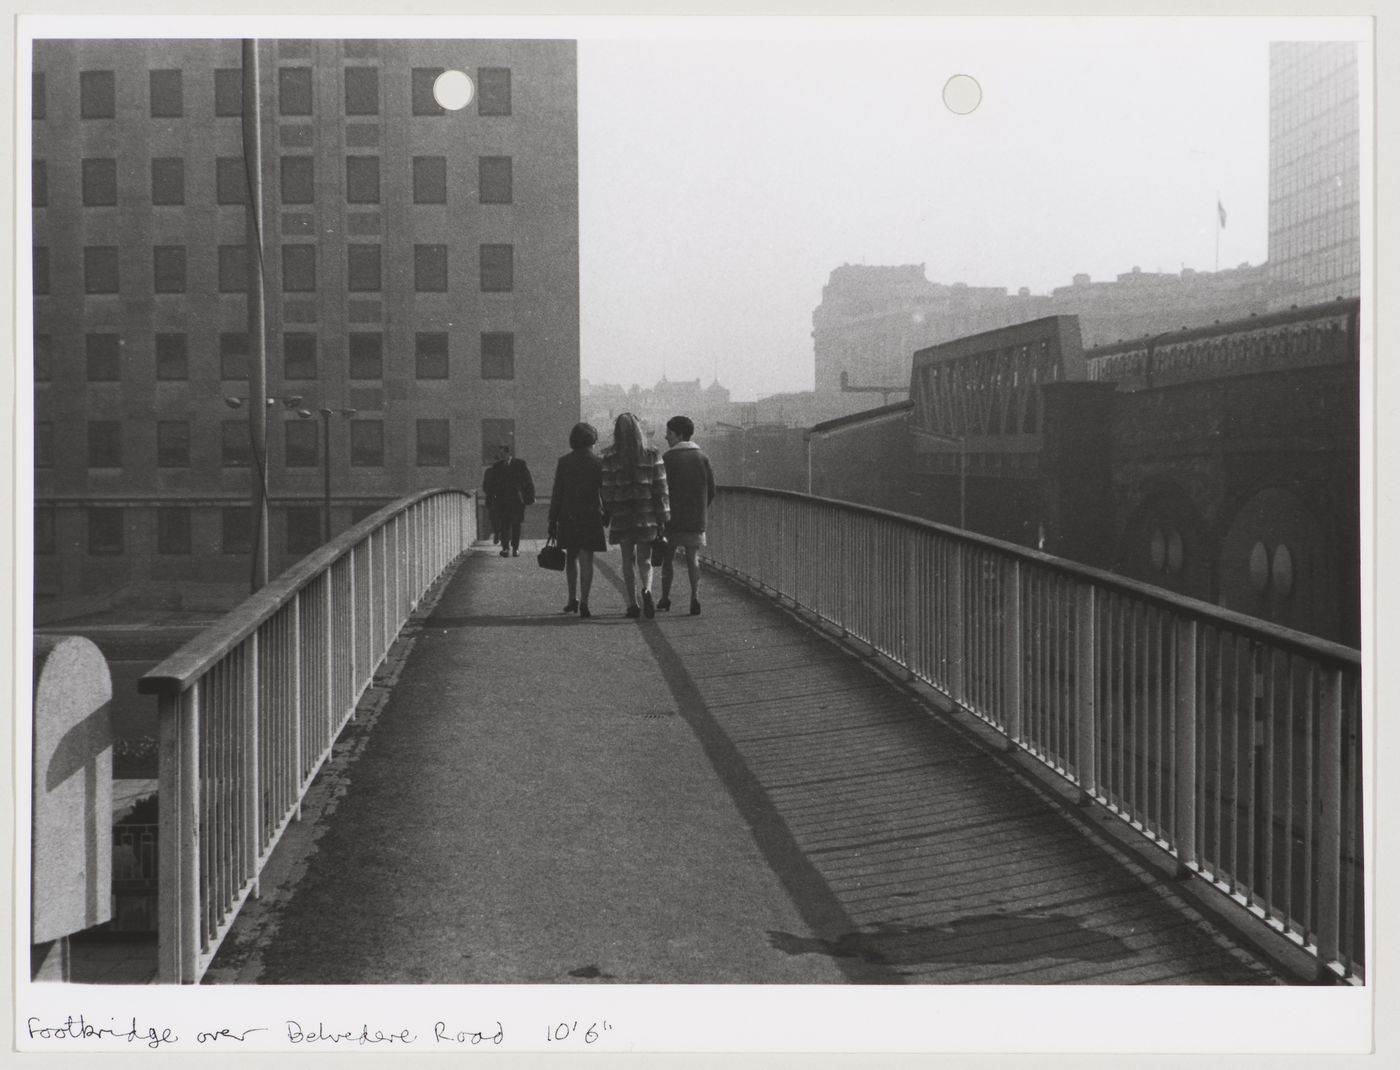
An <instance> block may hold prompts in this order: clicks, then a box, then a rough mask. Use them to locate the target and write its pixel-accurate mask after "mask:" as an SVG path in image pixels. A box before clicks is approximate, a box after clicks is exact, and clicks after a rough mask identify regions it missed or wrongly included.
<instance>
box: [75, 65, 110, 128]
mask: <svg viewBox="0 0 1400 1070" xmlns="http://www.w3.org/2000/svg"><path fill="white" fill-rule="evenodd" d="M78 98H79V109H80V114H81V115H82V117H83V118H84V119H111V118H114V117H115V116H116V114H117V79H116V74H115V73H114V72H113V71H82V72H80V73H79V75H78Z"/></svg>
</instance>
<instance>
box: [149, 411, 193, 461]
mask: <svg viewBox="0 0 1400 1070" xmlns="http://www.w3.org/2000/svg"><path fill="white" fill-rule="evenodd" d="M189 466H190V422H189V421H188V420H159V421H157V422H156V467H158V468H188V467H189Z"/></svg>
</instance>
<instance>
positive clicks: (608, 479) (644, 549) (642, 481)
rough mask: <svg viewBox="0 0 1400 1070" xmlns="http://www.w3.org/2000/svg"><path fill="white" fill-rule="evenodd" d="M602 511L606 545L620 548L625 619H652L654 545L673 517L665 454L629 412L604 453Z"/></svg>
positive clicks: (619, 420)
mask: <svg viewBox="0 0 1400 1070" xmlns="http://www.w3.org/2000/svg"><path fill="white" fill-rule="evenodd" d="M603 508H604V509H605V510H606V511H607V512H608V514H609V516H610V523H609V525H608V542H610V543H616V544H617V545H618V546H620V547H622V582H623V585H624V586H625V587H626V588H627V616H629V617H634V618H635V617H638V616H641V615H643V614H645V615H646V616H647V617H654V616H656V605H655V604H654V603H653V602H652V600H651V544H652V543H653V542H655V541H656V537H657V535H659V534H660V533H661V531H662V530H663V529H664V528H665V525H666V521H668V520H669V519H671V507H670V500H669V499H668V498H667V495H666V465H665V464H663V463H662V461H661V453H660V452H659V451H658V450H657V449H656V448H655V447H654V446H648V445H647V442H646V432H645V431H643V430H642V423H641V421H640V420H638V419H637V417H636V416H634V415H633V414H632V413H630V412H624V413H623V414H622V415H621V416H619V417H618V418H617V420H616V421H615V422H614V424H613V444H612V446H611V447H609V448H608V449H606V450H604V451H603ZM638 547H640V552H639V550H638ZM634 572H635V573H639V574H640V577H641V582H642V604H641V607H640V608H638V606H637V576H636V575H634Z"/></svg>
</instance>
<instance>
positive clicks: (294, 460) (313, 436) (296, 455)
mask: <svg viewBox="0 0 1400 1070" xmlns="http://www.w3.org/2000/svg"><path fill="white" fill-rule="evenodd" d="M282 430H283V449H284V457H285V460H286V465H287V467H288V468H315V467H316V466H317V465H318V464H320V463H321V449H320V439H319V437H318V432H319V430H320V429H319V428H318V427H317V426H316V424H315V423H313V422H312V421H310V420H288V421H286V422H285V423H284V424H283V425H282Z"/></svg>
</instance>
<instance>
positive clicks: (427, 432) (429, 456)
mask: <svg viewBox="0 0 1400 1070" xmlns="http://www.w3.org/2000/svg"><path fill="white" fill-rule="evenodd" d="M450 453H451V451H450V449H449V442H448V421H447V420H419V421H418V467H419V468H446V467H447V466H448V465H449V464H450V463H451V460H450Z"/></svg>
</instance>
